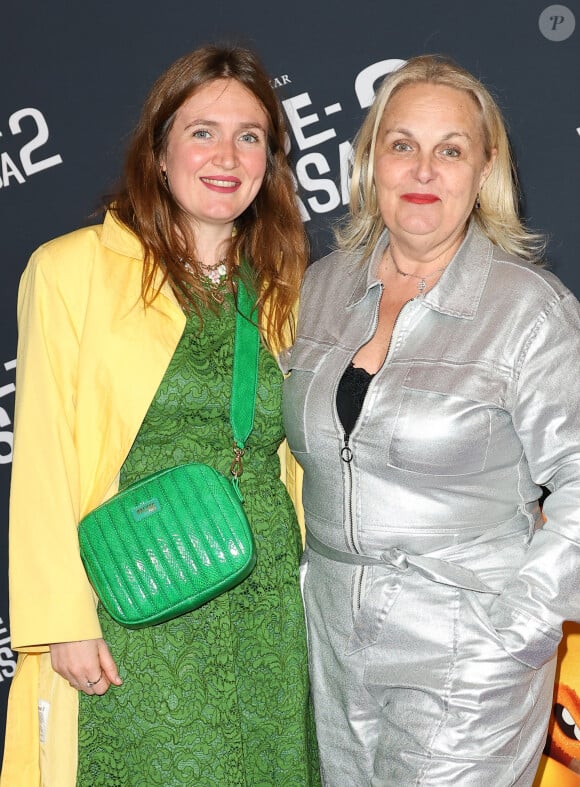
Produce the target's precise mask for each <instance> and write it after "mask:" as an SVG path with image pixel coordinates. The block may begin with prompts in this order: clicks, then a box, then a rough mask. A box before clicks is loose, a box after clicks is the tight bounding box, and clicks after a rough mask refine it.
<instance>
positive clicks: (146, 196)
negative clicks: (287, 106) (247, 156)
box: [108, 45, 308, 348]
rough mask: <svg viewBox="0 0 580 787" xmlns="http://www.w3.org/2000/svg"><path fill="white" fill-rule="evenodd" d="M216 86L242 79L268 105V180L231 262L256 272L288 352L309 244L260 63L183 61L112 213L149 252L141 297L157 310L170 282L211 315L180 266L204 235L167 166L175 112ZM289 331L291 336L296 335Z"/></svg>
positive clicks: (279, 116) (228, 58) (149, 118)
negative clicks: (176, 192)
mask: <svg viewBox="0 0 580 787" xmlns="http://www.w3.org/2000/svg"><path fill="white" fill-rule="evenodd" d="M217 79H235V80H236V81H237V82H239V83H240V84H241V85H243V86H244V87H245V88H246V89H247V90H249V91H250V92H251V93H252V94H253V95H254V96H255V97H256V98H257V99H258V101H259V102H260V103H261V105H262V107H263V108H264V110H265V112H266V115H267V117H268V144H267V163H266V173H265V176H264V180H263V182H262V185H261V188H260V190H259V192H258V194H257V196H256V197H255V199H254V201H253V202H252V204H251V205H250V206H249V207H248V208H247V209H246V210H245V211H244V213H243V214H242V215H240V216H239V217H238V218H237V219H236V221H235V230H236V231H235V233H234V235H233V237H232V242H231V244H230V248H229V250H228V253H227V258H226V259H227V264H228V267H229V269H230V270H231V269H232V268H233V266H234V265H235V263H236V261H238V260H240V259H244V260H246V261H247V263H248V264H249V267H250V270H251V275H252V277H253V282H252V283H253V285H254V287H255V289H256V292H257V293H258V301H257V306H258V313H259V323H260V328H261V331H262V335H263V338H264V339H265V341H266V343H267V344H268V345H269V346H270V347H277V348H278V347H284V346H285V345H287V344H288V342H289V340H290V339H291V334H292V332H293V321H292V310H293V307H294V305H295V303H296V300H297V298H298V294H299V289H300V283H301V280H302V275H303V273H304V269H305V267H306V264H307V261H308V242H307V240H306V235H305V233H304V228H303V224H302V220H301V217H300V214H299V210H298V206H297V200H296V196H295V193H294V182H293V179H292V174H291V171H290V167H289V164H288V161H287V159H286V154H285V150H284V147H285V142H286V126H285V122H284V116H283V113H282V109H281V107H280V103H279V102H278V99H277V97H276V95H275V93H274V90H273V89H272V87H271V85H270V83H269V81H268V76H267V74H266V72H265V70H264V68H263V66H262V65H261V63H260V62H259V60H258V58H257V57H256V55H255V54H254V53H253V52H252V51H250V50H248V49H244V48H242V47H233V46H230V47H221V46H215V45H212V46H205V47H202V48H200V49H196V50H195V51H193V52H191V53H189V54H187V55H184V56H183V57H181V58H179V60H177V61H176V62H175V63H173V65H171V66H170V67H169V68H168V69H167V71H165V73H163V74H162V75H161V76H160V77H159V78H158V79H157V81H156V82H155V84H154V85H153V87H152V89H151V91H150V93H149V95H148V97H147V99H146V101H145V104H144V106H143V109H142V111H141V117H140V119H139V121H138V123H137V126H136V128H135V130H134V132H133V136H132V138H131V141H130V144H129V148H128V151H127V156H126V159H125V168H124V173H123V180H122V182H121V186H120V189H119V192H118V193H117V194H116V195H114V196H113V197H112V198H111V199H110V201H109V205H108V207H109V209H110V210H111V211H112V212H113V213H114V214H115V215H116V217H117V218H118V219H119V220H120V221H121V222H123V224H125V225H126V226H127V227H129V229H131V230H132V231H133V232H134V233H135V235H136V236H137V237H138V238H139V240H140V241H141V243H142V245H143V249H144V257H145V264H144V266H143V280H142V297H143V300H144V302H145V303H146V304H150V303H151V302H152V301H153V300H154V299H155V297H156V296H157V294H158V292H159V289H158V288H156V287H155V283H156V282H157V281H158V274H159V273H161V283H162V284H163V283H165V281H169V283H170V285H171V287H172V289H173V291H174V293H175V295H176V297H177V299H178V301H179V302H180V304H181V305H182V306H183V307H184V308H186V309H191V308H193V309H195V310H196V311H197V312H198V313H199V308H198V303H200V302H201V303H204V304H207V305H209V306H212V305H213V303H212V301H211V298H210V297H209V295H208V293H207V291H206V290H205V289H204V288H203V286H202V285H201V284H200V282H199V281H198V280H197V279H196V278H195V277H194V276H192V275H191V274H189V273H188V272H187V271H186V270H185V269H184V266H183V264H182V263H181V262H180V260H183V259H187V258H193V259H196V257H197V255H196V253H195V233H194V231H193V229H192V227H191V224H190V221H189V219H188V217H187V215H186V214H185V212H184V211H183V209H182V208H181V207H180V206H179V205H178V204H177V202H176V201H175V199H174V198H173V196H172V195H171V192H170V191H169V189H168V188H167V186H166V183H165V180H164V178H163V174H162V172H161V166H160V159H161V158H162V156H163V155H164V153H165V151H166V148H167V141H168V136H169V132H170V130H171V127H172V125H173V122H174V119H175V115H176V112H177V111H178V109H179V108H180V107H181V105H182V104H183V103H184V102H185V101H187V100H188V99H189V98H190V97H191V96H192V95H193V94H194V93H195V92H196V91H197V90H198V89H199V88H201V87H203V86H204V85H207V84H208V83H210V82H213V81H215V80H217ZM289 329H290V330H289Z"/></svg>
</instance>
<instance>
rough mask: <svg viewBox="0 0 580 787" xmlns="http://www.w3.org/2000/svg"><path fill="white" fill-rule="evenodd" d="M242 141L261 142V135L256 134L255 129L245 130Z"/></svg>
mask: <svg viewBox="0 0 580 787" xmlns="http://www.w3.org/2000/svg"><path fill="white" fill-rule="evenodd" d="M240 139H241V141H242V142H249V143H250V144H254V143H256V142H260V141H261V140H260V136H259V135H258V134H256V133H255V132H254V131H245V132H244V133H243V134H242V136H241V137H240Z"/></svg>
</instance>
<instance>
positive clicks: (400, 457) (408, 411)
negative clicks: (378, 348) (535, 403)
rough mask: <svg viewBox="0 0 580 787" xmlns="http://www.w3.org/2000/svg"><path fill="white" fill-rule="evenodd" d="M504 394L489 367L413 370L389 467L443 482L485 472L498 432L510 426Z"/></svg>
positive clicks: (434, 365) (419, 366) (423, 367)
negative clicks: (449, 478)
mask: <svg viewBox="0 0 580 787" xmlns="http://www.w3.org/2000/svg"><path fill="white" fill-rule="evenodd" d="M504 388H505V381H504V380H502V378H501V377H499V376H498V375H497V374H495V375H494V374H492V371H491V369H490V368H489V367H488V366H486V365H484V364H476V363H464V364H461V363H444V362H443V363H442V362H441V361H437V362H435V361H433V362H424V363H420V364H414V365H412V366H411V367H410V368H409V370H408V372H407V374H406V376H405V379H404V382H403V392H402V397H401V400H400V404H399V409H398V412H397V415H396V418H395V424H394V427H393V431H392V435H391V440H390V445H389V453H388V462H389V464H390V465H391V466H393V467H397V468H399V469H401V470H408V471H411V472H414V473H425V474H430V475H442V476H461V475H469V474H473V473H479V472H481V471H483V470H484V469H485V467H486V460H487V457H488V451H489V448H490V441H491V435H492V432H493V430H494V428H501V425H502V422H504V421H505V423H504V424H503V426H504V428H505V427H506V426H507V424H508V422H509V421H510V418H509V414H508V413H507V412H505V411H504V410H502V409H500V408H501V403H502V401H503V393H504Z"/></svg>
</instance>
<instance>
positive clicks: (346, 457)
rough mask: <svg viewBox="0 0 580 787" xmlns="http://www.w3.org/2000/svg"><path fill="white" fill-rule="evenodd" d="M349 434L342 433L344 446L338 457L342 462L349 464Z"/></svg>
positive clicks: (350, 458) (350, 453) (350, 454)
mask: <svg viewBox="0 0 580 787" xmlns="http://www.w3.org/2000/svg"><path fill="white" fill-rule="evenodd" d="M349 440H350V435H347V434H345V435H344V446H343V447H342V448H341V450H340V458H341V459H342V461H343V462H346V463H347V464H350V462H352V449H351V448H350V447H349V444H348V443H349Z"/></svg>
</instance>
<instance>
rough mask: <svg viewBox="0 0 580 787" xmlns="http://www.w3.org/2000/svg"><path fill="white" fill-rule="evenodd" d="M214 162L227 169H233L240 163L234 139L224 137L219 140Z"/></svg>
mask: <svg viewBox="0 0 580 787" xmlns="http://www.w3.org/2000/svg"><path fill="white" fill-rule="evenodd" d="M213 159H214V163H215V164H219V165H220V166H222V167H224V168H225V169H233V168H234V167H235V166H237V163H238V154H237V149H236V144H235V141H234V140H233V139H229V138H227V137H223V138H222V139H220V140H218V142H217V144H216V147H215V149H214V156H213Z"/></svg>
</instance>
